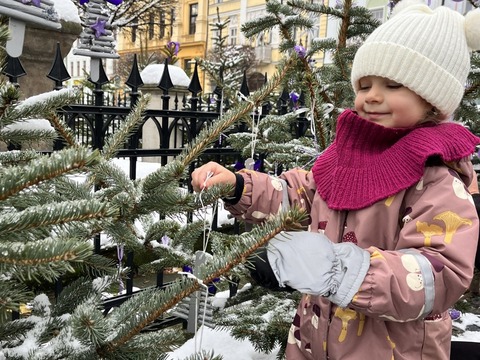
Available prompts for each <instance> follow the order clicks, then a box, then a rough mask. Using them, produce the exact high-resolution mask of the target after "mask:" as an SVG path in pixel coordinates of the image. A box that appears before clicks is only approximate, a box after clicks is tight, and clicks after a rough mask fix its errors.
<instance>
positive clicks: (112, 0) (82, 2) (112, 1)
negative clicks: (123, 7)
mask: <svg viewBox="0 0 480 360" xmlns="http://www.w3.org/2000/svg"><path fill="white" fill-rule="evenodd" d="M22 1H24V0H22ZM89 1H90V0H80V5H85V4H86V3H88V2H89ZM106 1H107V2H109V3H110V4H113V5H117V6H118V5H120V4H121V3H122V2H123V0H106Z"/></svg>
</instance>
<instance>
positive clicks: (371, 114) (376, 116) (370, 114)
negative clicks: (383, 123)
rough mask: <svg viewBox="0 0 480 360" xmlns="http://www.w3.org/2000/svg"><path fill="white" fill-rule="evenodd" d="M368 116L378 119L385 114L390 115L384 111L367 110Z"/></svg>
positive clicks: (371, 118)
mask: <svg viewBox="0 0 480 360" xmlns="http://www.w3.org/2000/svg"><path fill="white" fill-rule="evenodd" d="M366 114H367V117H368V119H370V120H378V119H381V118H382V117H384V116H385V115H388V113H382V112H367V113H366Z"/></svg>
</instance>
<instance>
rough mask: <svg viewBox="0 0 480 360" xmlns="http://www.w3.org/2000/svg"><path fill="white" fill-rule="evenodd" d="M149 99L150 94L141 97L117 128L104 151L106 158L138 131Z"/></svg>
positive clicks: (111, 155)
mask: <svg viewBox="0 0 480 360" xmlns="http://www.w3.org/2000/svg"><path fill="white" fill-rule="evenodd" d="M149 101H150V96H149V95H145V96H142V97H140V99H139V101H138V103H137V104H136V105H135V106H134V107H133V108H132V110H131V111H130V112H129V114H128V116H127V118H126V119H125V121H123V122H122V125H121V126H120V128H118V129H116V130H115V132H114V133H113V136H111V137H110V138H108V139H107V141H106V142H105V145H104V147H103V151H102V153H103V156H104V158H105V159H107V160H108V159H112V158H113V157H114V156H115V155H116V154H117V152H118V150H119V149H121V148H122V146H123V145H124V144H125V142H126V141H127V139H128V137H129V136H131V135H132V134H134V133H135V132H137V131H138V128H139V126H140V125H141V124H142V122H143V118H142V114H143V113H144V112H145V109H146V107H147V105H148V102H149Z"/></svg>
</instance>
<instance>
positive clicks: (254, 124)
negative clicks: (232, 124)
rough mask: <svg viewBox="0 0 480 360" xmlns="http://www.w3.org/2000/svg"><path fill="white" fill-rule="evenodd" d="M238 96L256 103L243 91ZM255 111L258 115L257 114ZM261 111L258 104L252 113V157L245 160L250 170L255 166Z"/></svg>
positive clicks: (246, 166)
mask: <svg viewBox="0 0 480 360" xmlns="http://www.w3.org/2000/svg"><path fill="white" fill-rule="evenodd" d="M238 96H240V98H242V100H245V101H248V102H249V103H251V104H252V105H255V103H254V102H253V101H252V100H250V99H249V98H247V97H246V96H245V95H243V94H242V93H241V92H239V93H238ZM255 113H256V114H257V115H255ZM260 117H261V114H260V111H258V106H255V112H254V113H253V114H252V142H251V143H250V157H249V158H248V159H247V160H245V168H246V169H249V170H254V167H255V158H254V156H255V146H256V143H257V135H258V124H259V123H260Z"/></svg>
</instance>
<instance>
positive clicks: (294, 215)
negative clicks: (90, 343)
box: [97, 208, 306, 355]
mask: <svg viewBox="0 0 480 360" xmlns="http://www.w3.org/2000/svg"><path fill="white" fill-rule="evenodd" d="M305 219H306V214H305V212H304V211H303V210H301V209H297V208H294V209H292V210H290V211H289V212H287V213H285V214H280V215H279V216H278V218H276V219H273V220H272V221H271V222H268V223H266V224H265V225H264V226H262V227H256V228H255V229H254V230H253V231H252V232H251V233H249V234H244V236H242V237H241V239H240V241H239V242H238V247H236V248H233V249H231V252H230V253H229V254H226V256H225V257H223V258H222V259H221V260H218V259H215V258H214V259H212V261H211V262H210V263H208V264H206V265H204V266H202V267H200V269H199V272H200V275H199V276H198V277H199V278H200V279H202V283H203V284H208V283H210V282H212V281H213V280H214V279H215V278H218V277H220V276H221V275H223V274H226V273H228V272H229V271H230V270H231V269H232V268H233V267H234V266H236V265H238V264H241V263H243V262H245V261H247V258H248V257H249V256H250V255H252V254H253V253H254V252H255V251H256V250H257V249H258V248H260V247H261V246H264V245H265V244H266V243H267V242H268V241H269V240H271V239H272V238H273V237H274V236H276V235H277V234H279V233H280V232H281V231H283V230H287V229H298V228H300V227H301V225H300V224H301V223H302V222H304V221H305ZM201 288H202V287H201V285H200V283H199V282H197V281H195V280H192V279H188V278H187V279H185V278H184V279H182V280H180V281H177V282H175V283H174V284H172V285H171V286H169V287H168V288H167V289H166V290H164V291H155V290H154V289H152V290H145V291H143V292H140V293H139V294H137V295H136V296H135V297H133V298H132V299H131V300H129V301H128V302H127V303H125V304H123V305H122V306H121V307H120V309H119V310H120V311H119V310H117V312H116V314H121V315H118V316H120V319H121V322H119V323H118V326H119V327H120V326H121V328H119V331H118V334H117V336H116V337H115V339H114V340H111V341H109V342H108V343H106V344H104V345H103V346H101V347H100V348H99V349H98V350H97V352H98V354H99V355H102V354H106V353H109V352H114V351H116V348H118V347H120V346H123V345H124V344H125V343H127V342H128V341H129V340H130V339H131V338H133V337H134V336H135V335H137V334H138V333H140V331H141V330H142V329H144V328H145V327H146V326H148V324H150V323H151V322H153V321H154V320H155V319H157V318H158V317H160V316H161V315H162V314H163V313H165V312H166V311H167V310H169V309H171V308H172V307H173V306H175V305H176V304H177V303H179V302H180V301H181V300H182V299H183V298H185V297H187V296H189V295H190V294H192V293H194V292H195V291H199V290H201ZM155 304H159V306H158V307H155ZM144 309H145V310H144ZM127 311H130V312H133V313H131V314H126V313H125V312H127Z"/></svg>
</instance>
